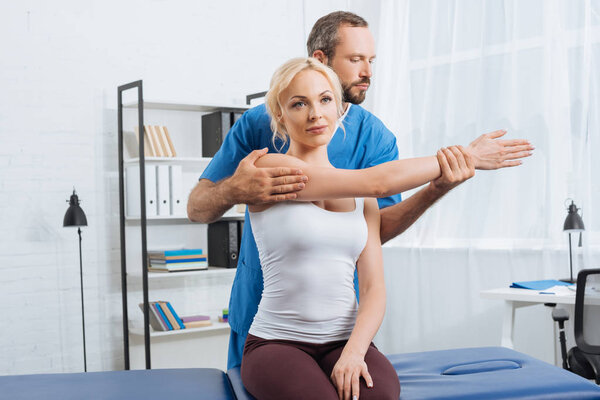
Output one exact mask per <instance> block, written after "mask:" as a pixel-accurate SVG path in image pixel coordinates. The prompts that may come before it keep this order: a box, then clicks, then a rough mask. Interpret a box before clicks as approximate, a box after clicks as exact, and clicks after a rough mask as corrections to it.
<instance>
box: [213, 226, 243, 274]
mask: <svg viewBox="0 0 600 400" xmlns="http://www.w3.org/2000/svg"><path fill="white" fill-rule="evenodd" d="M241 228H242V226H241V224H240V221H217V222H213V223H211V224H208V264H209V265H210V266H212V267H223V268H236V267H237V260H238V255H239V251H240V239H241V237H242V232H241Z"/></svg>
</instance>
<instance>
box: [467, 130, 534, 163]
mask: <svg viewBox="0 0 600 400" xmlns="http://www.w3.org/2000/svg"><path fill="white" fill-rule="evenodd" d="M504 135H506V131H505V130H498V131H494V132H490V133H485V134H483V135H481V136H479V137H478V138H477V139H475V140H474V141H472V142H471V144H469V147H468V148H467V150H468V151H469V153H470V154H471V156H472V157H473V162H474V164H475V168H476V169H488V170H489V169H499V168H506V167H515V166H517V165H521V164H522V163H523V161H522V159H523V158H525V157H529V156H531V154H532V151H533V149H534V147H533V146H532V145H531V143H529V141H528V140H526V139H512V140H504V139H500V138H501V137H502V136H504Z"/></svg>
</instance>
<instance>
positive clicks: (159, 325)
mask: <svg viewBox="0 0 600 400" xmlns="http://www.w3.org/2000/svg"><path fill="white" fill-rule="evenodd" d="M139 306H140V309H141V310H142V312H144V303H140V304H139ZM148 311H149V312H148V317H149V318H150V326H151V327H152V329H154V330H155V331H166V330H168V329H167V327H166V326H164V325H163V322H162V320H161V317H160V315H158V312H157V311H156V309H155V308H154V307H152V304H151V303H150V304H148Z"/></svg>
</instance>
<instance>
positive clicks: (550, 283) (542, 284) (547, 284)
mask: <svg viewBox="0 0 600 400" xmlns="http://www.w3.org/2000/svg"><path fill="white" fill-rule="evenodd" d="M571 285H573V284H572V283H568V282H563V281H557V280H555V279H546V280H541V281H523V282H513V284H512V285H510V287H511V288H517V289H531V290H546V289H549V288H551V287H554V286H571Z"/></svg>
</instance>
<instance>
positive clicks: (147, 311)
mask: <svg viewBox="0 0 600 400" xmlns="http://www.w3.org/2000/svg"><path fill="white" fill-rule="evenodd" d="M136 88H137V100H138V101H137V109H138V126H139V132H140V136H141V137H143V134H144V133H143V132H144V131H143V129H144V128H143V127H144V98H143V91H142V81H141V80H139V81H135V82H131V83H128V84H125V85H122V86H119V87H118V89H117V104H118V140H119V213H120V221H119V222H120V236H121V294H122V303H123V351H124V360H125V363H124V364H125V365H124V367H125V370H129V369H130V360H129V324H128V321H129V315H128V312H127V259H126V247H125V245H126V243H125V182H124V163H123V162H124V157H123V148H124V143H123V92H125V91H127V90H132V89H136ZM138 142H139V167H140V210H141V213H140V228H141V233H142V286H143V292H144V295H143V298H144V348H145V357H146V369H151V363H150V309H149V302H148V248H147V245H146V243H147V241H146V238H147V225H146V224H147V221H146V159H145V157H144V141H143V140H139V141H138Z"/></svg>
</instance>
